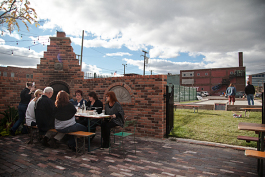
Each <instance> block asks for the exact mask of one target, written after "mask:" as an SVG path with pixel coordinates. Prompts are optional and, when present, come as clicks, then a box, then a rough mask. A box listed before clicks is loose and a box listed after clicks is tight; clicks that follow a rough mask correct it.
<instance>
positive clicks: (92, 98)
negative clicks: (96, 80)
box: [85, 92, 103, 139]
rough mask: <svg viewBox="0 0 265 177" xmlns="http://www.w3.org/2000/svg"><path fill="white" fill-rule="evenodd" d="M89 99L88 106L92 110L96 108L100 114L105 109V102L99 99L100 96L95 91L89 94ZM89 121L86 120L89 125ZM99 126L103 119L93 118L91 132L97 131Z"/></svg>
mask: <svg viewBox="0 0 265 177" xmlns="http://www.w3.org/2000/svg"><path fill="white" fill-rule="evenodd" d="M88 99H89V101H88V102H87V105H86V106H87V107H88V109H90V110H96V111H97V113H98V114H101V113H102V109H103V103H102V102H101V101H100V100H99V99H98V96H97V94H96V93H95V92H90V93H89V94H88ZM87 121H88V120H86V122H85V123H86V125H87ZM97 126H101V120H99V119H92V120H91V121H90V132H96V127H97ZM94 137H95V136H92V137H91V139H93V138H94Z"/></svg>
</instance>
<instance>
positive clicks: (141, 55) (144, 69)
mask: <svg viewBox="0 0 265 177" xmlns="http://www.w3.org/2000/svg"><path fill="white" fill-rule="evenodd" d="M142 52H144V55H141V56H143V57H144V74H143V75H145V59H146V58H147V57H146V54H147V53H148V52H146V51H144V50H142Z"/></svg>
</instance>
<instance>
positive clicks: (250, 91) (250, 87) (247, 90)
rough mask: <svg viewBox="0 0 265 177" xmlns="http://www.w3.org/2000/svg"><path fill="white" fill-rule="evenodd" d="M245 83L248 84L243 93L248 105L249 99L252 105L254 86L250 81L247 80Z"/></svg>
mask: <svg viewBox="0 0 265 177" xmlns="http://www.w3.org/2000/svg"><path fill="white" fill-rule="evenodd" d="M247 84H248V85H247V86H246V87H245V94H246V95H247V99H248V105H250V100H251V103H252V105H254V94H255V88H254V86H253V85H251V84H250V81H248V82H247Z"/></svg>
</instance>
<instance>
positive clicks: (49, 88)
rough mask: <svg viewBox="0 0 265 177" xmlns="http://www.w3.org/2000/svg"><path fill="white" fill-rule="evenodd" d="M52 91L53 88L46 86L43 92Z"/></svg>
mask: <svg viewBox="0 0 265 177" xmlns="http://www.w3.org/2000/svg"><path fill="white" fill-rule="evenodd" d="M51 92H53V88H52V87H46V88H45V89H44V91H43V93H51Z"/></svg>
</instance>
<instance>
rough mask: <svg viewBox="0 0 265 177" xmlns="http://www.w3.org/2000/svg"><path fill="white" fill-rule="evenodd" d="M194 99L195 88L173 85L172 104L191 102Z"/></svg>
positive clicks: (195, 97) (195, 95)
mask: <svg viewBox="0 0 265 177" xmlns="http://www.w3.org/2000/svg"><path fill="white" fill-rule="evenodd" d="M196 99H197V89H196V88H194V87H185V86H180V85H174V102H183V101H193V100H196Z"/></svg>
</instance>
